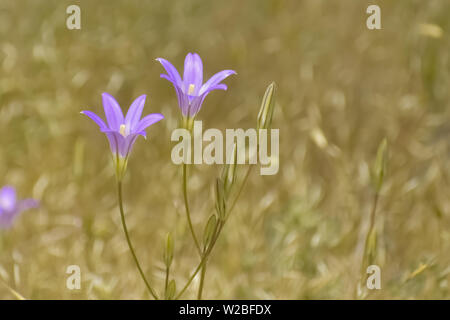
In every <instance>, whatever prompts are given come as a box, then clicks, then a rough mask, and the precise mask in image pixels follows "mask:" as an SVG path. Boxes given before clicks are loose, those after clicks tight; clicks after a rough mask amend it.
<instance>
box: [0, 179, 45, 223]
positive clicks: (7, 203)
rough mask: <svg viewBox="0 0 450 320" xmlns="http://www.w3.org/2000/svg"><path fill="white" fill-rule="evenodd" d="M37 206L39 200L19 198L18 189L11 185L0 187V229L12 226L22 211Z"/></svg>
mask: <svg viewBox="0 0 450 320" xmlns="http://www.w3.org/2000/svg"><path fill="white" fill-rule="evenodd" d="M37 206H38V202H37V201H36V200H34V199H25V200H20V201H19V200H17V196H16V190H15V189H14V188H13V187H11V186H4V187H3V188H1V189H0V229H8V228H10V227H11V226H12V224H13V222H14V220H15V218H16V217H17V216H18V215H19V214H20V213H21V212H22V211H25V210H28V209H31V208H36V207H37Z"/></svg>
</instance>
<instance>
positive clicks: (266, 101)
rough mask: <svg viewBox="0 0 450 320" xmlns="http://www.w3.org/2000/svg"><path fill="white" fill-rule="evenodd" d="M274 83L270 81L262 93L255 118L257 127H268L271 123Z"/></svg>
mask: <svg viewBox="0 0 450 320" xmlns="http://www.w3.org/2000/svg"><path fill="white" fill-rule="evenodd" d="M275 93H276V84H275V82H272V83H271V84H269V86H268V87H267V89H266V92H265V93H264V97H263V100H262V102H261V107H260V109H259V113H258V118H257V129H269V128H270V126H271V125H272V116H273V112H274V109H275Z"/></svg>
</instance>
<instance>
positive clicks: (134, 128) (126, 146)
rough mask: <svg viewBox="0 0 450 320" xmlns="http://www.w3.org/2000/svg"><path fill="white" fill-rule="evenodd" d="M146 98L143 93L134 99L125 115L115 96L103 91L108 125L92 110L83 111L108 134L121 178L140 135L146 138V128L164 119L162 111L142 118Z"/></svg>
mask: <svg viewBox="0 0 450 320" xmlns="http://www.w3.org/2000/svg"><path fill="white" fill-rule="evenodd" d="M145 99H146V95H142V96H140V97H138V98H137V99H136V100H134V101H133V103H132V104H131V106H130V108H129V109H128V112H127V115H126V116H125V117H124V116H123V113H122V109H121V108H120V106H119V104H118V103H117V101H116V100H115V99H114V97H113V96H111V95H110V94H108V93H103V94H102V101H103V108H104V111H105V116H106V121H107V124H108V125H106V124H105V122H104V121H103V120H102V119H101V118H100V117H99V116H98V115H96V114H95V113H93V112H91V111H82V112H81V113H82V114H85V115H87V116H88V117H89V118H91V119H92V120H93V121H94V122H95V123H96V124H97V125H98V126H99V127H100V131H101V132H103V133H105V134H106V137H107V138H108V140H109V145H110V147H111V152H112V153H113V155H114V162H115V164H116V170H117V173H118V177H119V178H121V177H122V175H123V173H124V171H125V168H126V163H127V160H128V155H129V154H130V152H131V148H132V147H133V145H134V143H135V142H136V139H137V138H138V137H139V135H141V136H143V137H144V138H146V132H145V129H146V128H147V127H149V126H151V125H152V124H154V123H156V122H158V121H160V120H162V119H164V116H163V115H162V114H160V113H151V114H149V115H147V116H145V117H144V118H142V119H141V115H142V111H143V109H144V104H145Z"/></svg>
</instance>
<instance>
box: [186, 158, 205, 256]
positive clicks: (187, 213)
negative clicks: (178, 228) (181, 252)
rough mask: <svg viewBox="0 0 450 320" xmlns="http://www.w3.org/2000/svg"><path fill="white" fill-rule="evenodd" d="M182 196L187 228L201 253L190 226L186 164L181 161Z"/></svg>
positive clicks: (200, 251)
mask: <svg viewBox="0 0 450 320" xmlns="http://www.w3.org/2000/svg"><path fill="white" fill-rule="evenodd" d="M183 198H184V207H185V208H186V217H187V221H188V224H189V229H190V230H191V234H192V238H193V239H194V242H195V246H196V247H197V250H198V253H199V254H200V255H201V253H202V250H201V249H200V244H199V242H198V239H197V236H196V235H195V231H194V227H193V226H192V220H191V212H190V210H189V202H188V192H187V165H186V164H185V163H183Z"/></svg>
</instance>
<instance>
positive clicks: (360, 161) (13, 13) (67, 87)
mask: <svg viewBox="0 0 450 320" xmlns="http://www.w3.org/2000/svg"><path fill="white" fill-rule="evenodd" d="M373 2H374V1H365V0H364V1H359V0H358V1H356V0H339V1H338V0H327V1H326V0H245V1H243V0H228V1H202V0H183V1H168V0H152V1H137V0H114V1H111V0H110V1H107V0H98V1H87V0H82V1H75V0H74V1H69V0H58V1H56V0H46V1H44V0H40V1H36V0H1V1H0V185H6V184H10V185H14V186H15V187H16V188H17V190H18V193H19V196H21V197H34V198H36V199H38V200H39V201H40V202H41V207H40V208H39V209H37V210H30V211H27V212H24V213H23V214H22V215H21V216H20V217H19V219H18V220H17V221H16V223H15V225H14V226H13V228H11V229H10V230H7V231H5V232H3V233H2V235H1V237H2V242H1V249H0V250H1V251H0V252H1V253H0V278H1V279H3V281H4V282H6V283H7V284H8V285H9V286H11V287H12V288H14V289H15V290H17V292H19V293H20V294H21V295H23V296H24V297H25V298H28V299H142V298H150V296H149V295H148V293H147V292H146V288H145V286H144V284H143V283H142V280H141V279H140V277H139V274H138V273H137V270H136V267H135V265H134V263H133V260H132V258H131V256H130V253H129V251H128V247H127V244H126V241H125V238H124V234H123V230H122V227H121V225H120V215H119V210H118V207H117V197H116V184H115V177H114V169H113V166H112V161H111V154H110V151H109V147H108V143H107V139H106V138H105V136H104V135H103V134H102V133H100V132H99V130H98V128H97V126H96V125H95V124H94V123H93V122H92V121H91V120H89V119H88V118H87V117H85V116H83V115H80V111H81V110H92V111H94V112H96V113H97V114H99V115H101V116H102V117H104V114H103V107H102V104H101V93H103V92H108V93H110V94H112V95H113V96H114V97H116V99H117V100H118V102H119V103H120V104H121V106H122V108H123V109H124V110H126V109H127V108H128V107H129V105H130V103H131V102H132V101H133V100H134V99H135V98H136V97H137V96H139V95H141V94H147V95H148V99H147V102H146V105H145V108H144V115H145V114H148V113H153V112H160V113H162V114H164V116H165V119H164V120H163V121H161V122H159V123H158V124H156V125H154V126H152V127H151V128H149V129H148V130H147V132H148V139H147V140H144V139H139V140H138V142H137V143H136V145H135V146H134V149H133V152H132V154H131V158H130V161H129V167H128V172H127V174H126V178H125V180H124V205H125V211H126V216H127V222H128V226H129V229H130V234H131V238H132V241H133V243H134V246H135V249H136V252H137V255H138V257H139V258H140V260H141V264H142V266H143V267H144V270H145V273H146V274H147V275H148V277H149V278H150V279H151V281H152V283H153V284H154V286H155V287H156V289H157V291H158V292H161V290H162V288H163V287H164V264H163V260H162V252H163V246H164V239H165V235H166V233H167V232H169V231H170V232H173V234H174V240H175V258H174V265H173V276H174V277H175V280H176V282H177V287H178V288H181V287H182V286H183V285H184V283H185V282H186V280H187V278H188V276H189V275H190V274H191V272H192V271H193V269H194V267H195V266H196V265H197V264H198V260H199V258H198V254H197V252H196V251H195V247H194V245H193V242H192V239H191V237H190V234H189V230H188V227H187V222H186V217H185V214H184V207H183V198H182V189H181V167H180V166H177V165H175V164H173V163H172V161H171V157H170V155H171V149H172V147H173V146H174V145H175V143H173V142H171V141H170V136H171V132H172V130H173V129H175V128H176V127H177V124H178V119H179V116H180V111H179V109H178V106H177V100H176V95H175V91H174V89H173V87H172V86H171V85H170V83H169V82H167V81H166V80H164V79H161V78H160V77H159V75H160V74H161V73H163V72H164V70H163V68H162V67H161V65H160V64H159V63H158V62H157V61H155V58H157V57H164V58H166V59H168V60H169V61H171V62H172V63H173V64H174V65H175V66H176V67H177V68H178V69H179V70H180V69H182V67H183V61H184V57H185V55H186V54H187V53H188V52H198V53H199V54H200V56H201V57H202V59H203V63H204V68H205V77H210V76H211V75H213V74H214V73H216V72H217V71H220V70H223V69H234V70H236V71H237V73H238V74H237V75H235V76H231V77H229V78H228V79H227V80H225V81H224V82H225V83H226V84H227V85H228V91H215V92H213V93H211V94H210V95H209V96H208V98H207V99H206V100H205V103H204V105H203V108H202V110H201V112H200V113H199V114H198V119H199V120H203V126H204V129H206V128H219V129H221V130H225V128H251V127H254V126H255V122H256V117H257V114H258V110H259V106H260V103H261V99H262V96H263V94H264V90H265V88H266V87H267V85H268V84H269V83H270V82H272V81H275V82H276V83H277V86H278V90H277V97H276V99H277V100H276V109H275V114H274V119H273V128H279V129H280V159H279V163H280V170H279V172H278V174H277V175H274V176H261V175H259V170H254V171H253V172H252V175H251V176H250V179H249V181H248V184H247V185H246V187H245V189H244V191H243V194H242V197H241V198H240V199H239V201H238V203H237V206H236V208H235V210H234V212H233V213H232V216H231V217H230V220H229V222H228V223H227V225H226V226H225V228H224V231H223V233H222V235H221V237H220V239H219V241H218V243H217V245H216V247H215V249H214V251H213V253H212V256H211V258H210V259H209V261H208V271H207V274H206V282H205V289H204V298H207V299H208V298H209V299H231V298H237V299H352V298H354V290H355V285H356V282H357V280H358V272H359V268H360V264H361V255H362V250H363V245H364V238H365V234H366V232H367V229H368V224H369V215H370V210H371V207H372V203H373V197H374V189H373V187H372V186H371V182H370V167H371V166H372V163H373V162H374V160H375V157H376V152H377V147H378V145H379V143H380V141H381V140H382V139H383V138H384V137H386V138H387V140H388V141H389V158H388V173H387V176H386V180H385V183H384V185H383V188H382V190H381V195H380V198H379V203H378V211H377V216H376V219H377V220H376V226H377V230H378V232H379V235H378V249H377V250H378V251H377V252H378V254H377V258H376V264H377V265H379V266H380V267H381V272H382V273H381V279H382V289H381V290H374V291H371V292H370V294H369V295H368V297H367V298H369V299H371V298H375V299H394V298H395V299H431V298H437V299H448V298H449V297H450V264H449V262H450V256H449V254H448V253H449V252H450V229H449V227H450V198H449V194H450V102H449V101H450V100H449V90H448V89H449V87H450V73H449V71H450V41H449V36H450V2H449V1H447V0H430V1H422V0H399V1H382V0H380V1H376V3H377V4H379V5H380V7H381V23H382V30H368V29H367V27H366V19H367V17H368V15H367V14H366V8H367V6H368V5H369V4H373ZM71 4H78V5H79V6H80V8H81V17H82V18H81V19H82V24H81V30H68V29H67V28H66V18H67V16H68V15H67V14H66V8H67V6H69V5H71ZM220 170H221V168H220V166H208V165H196V166H195V167H194V168H193V169H192V170H191V175H190V184H189V189H190V190H189V193H190V194H189V199H190V204H191V211H192V219H193V224H194V228H195V230H196V231H197V233H198V234H200V233H201V232H202V230H203V228H204V226H205V223H206V219H207V218H208V215H209V214H210V212H211V210H212V208H213V207H214V205H213V197H214V189H213V183H214V179H215V177H217V176H218V175H219V174H220ZM242 171H243V170H242ZM69 265H79V266H80V268H81V276H82V284H81V285H82V287H81V289H80V290H68V289H67V288H66V279H67V277H68V275H67V274H66V268H67V267H68V266H69ZM197 285H198V279H196V280H194V283H193V285H192V286H191V287H190V289H189V290H188V291H187V292H186V293H185V295H184V296H183V297H184V298H189V299H191V298H195V297H196V288H197ZM0 298H2V299H13V298H14V296H13V295H12V294H11V293H10V291H9V290H7V289H6V287H5V286H3V285H2V284H1V283H0Z"/></svg>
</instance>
